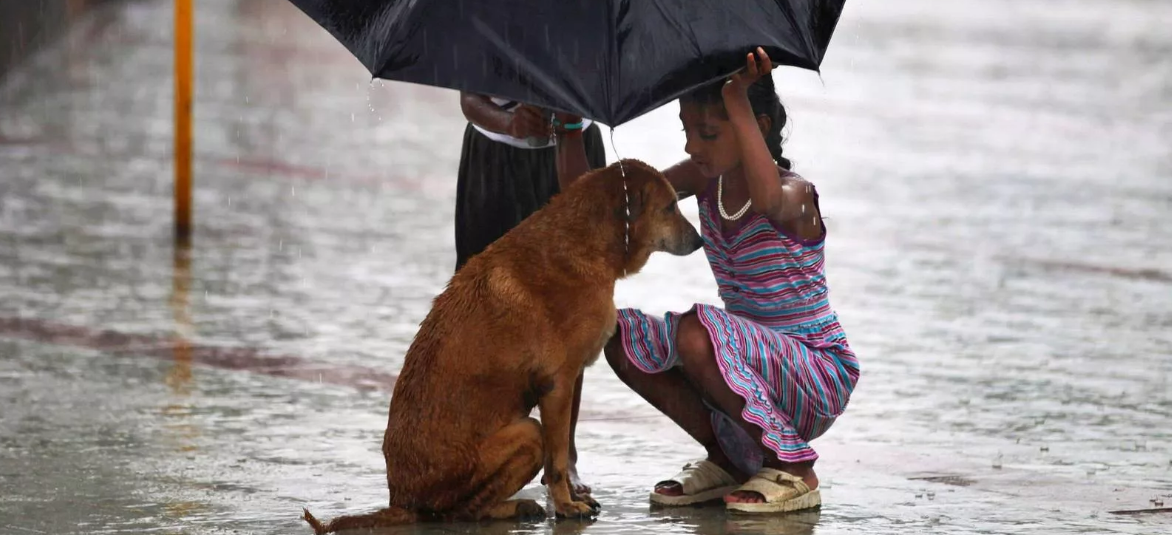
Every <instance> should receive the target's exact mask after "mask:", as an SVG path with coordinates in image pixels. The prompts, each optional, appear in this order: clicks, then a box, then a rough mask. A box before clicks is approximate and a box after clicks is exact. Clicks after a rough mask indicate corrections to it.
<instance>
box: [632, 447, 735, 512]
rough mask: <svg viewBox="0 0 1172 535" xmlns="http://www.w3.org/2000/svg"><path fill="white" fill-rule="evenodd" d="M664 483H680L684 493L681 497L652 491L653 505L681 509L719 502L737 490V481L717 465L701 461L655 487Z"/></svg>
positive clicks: (686, 466) (691, 464) (689, 465)
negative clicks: (686, 506) (687, 506)
mask: <svg viewBox="0 0 1172 535" xmlns="http://www.w3.org/2000/svg"><path fill="white" fill-rule="evenodd" d="M664 483H678V484H679V485H680V488H682V489H683V490H684V493H683V494H681V495H679V496H668V495H666V494H660V493H658V492H655V491H654V490H652V491H651V503H653V504H655V505H661V506H664V507H679V506H682V505H693V504H697V503H704V502H710V501H715V500H719V499H720V498H723V497H724V496H725V495H727V494H728V493H730V492H732V491H733V490H735V489H736V488H737V480H736V479H735V478H733V476H731V475H729V473H728V472H725V471H724V469H723V468H721V467H719V466H717V465H716V463H714V462H712V461H709V460H706V459H700V460H696V461H692V462H690V463H688V464H685V465H684V468H683V470H682V471H681V472H680V473H678V474H676V475H675V476H673V477H672V478H671V479H668V480H665V481H660V482H659V483H656V484H655V486H656V487H659V486H660V485H663V484H664Z"/></svg>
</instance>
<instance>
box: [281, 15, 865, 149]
mask: <svg viewBox="0 0 1172 535" xmlns="http://www.w3.org/2000/svg"><path fill="white" fill-rule="evenodd" d="M290 1H291V2H293V4H295V5H296V6H297V7H299V8H301V10H302V11H304V12H305V13H306V14H308V15H309V16H310V18H312V19H313V20H315V21H317V23H318V24H320V25H321V26H322V27H323V28H325V29H326V30H327V31H329V32H330V34H332V35H333V36H334V37H335V38H337V39H338V41H340V42H341V43H342V44H343V45H345V46H346V48H347V49H349V50H350V52H351V53H353V54H354V55H355V57H357V58H358V59H359V61H361V62H362V64H363V65H364V66H366V68H367V69H368V70H369V71H370V73H371V74H372V75H373V76H375V77H377V78H384V79H388V80H398V81H403V82H413V83H418V84H425V85H431V86H437V87H445V88H450V89H457V90H461V91H469V92H475V93H481V94H486V95H490V96H495V97H500V98H506V99H509V100H517V101H521V102H527V103H530V104H535V105H538V106H542V107H546V108H550V109H555V110H560V111H564V112H569V113H574V114H578V115H582V116H584V117H587V118H590V119H594V120H597V121H599V122H601V123H603V124H607V125H610V126H618V125H619V124H622V123H624V122H627V121H629V120H631V119H634V118H635V117H638V116H640V115H642V114H644V113H647V112H649V111H651V110H653V109H655V108H657V107H659V106H661V105H663V104H665V103H667V102H669V101H671V100H673V99H675V98H678V97H679V96H680V95H682V94H684V93H685V92H687V91H689V90H691V89H693V88H696V87H698V86H700V85H702V84H705V83H708V82H711V81H713V80H717V79H719V78H722V77H725V76H728V75H730V74H732V73H733V72H735V71H736V70H737V69H739V68H741V67H743V66H744V64H745V55H746V54H747V53H749V51H751V50H753V49H754V48H755V47H757V46H761V47H763V48H764V49H765V51H766V52H767V53H768V54H769V56H770V58H771V59H772V60H773V62H774V63H775V64H781V65H792V66H795V67H801V68H805V69H811V70H818V68H819V66H820V65H821V63H822V57H823V55H824V54H825V53H826V46H827V44H828V43H829V42H830V36H831V34H833V32H834V27H835V25H836V24H837V23H838V17H839V15H840V14H841V13H842V7H843V3H844V2H845V1H846V0H290Z"/></svg>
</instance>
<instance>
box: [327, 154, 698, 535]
mask: <svg viewBox="0 0 1172 535" xmlns="http://www.w3.org/2000/svg"><path fill="white" fill-rule="evenodd" d="M620 165H622V169H625V178H624V176H623V172H622V171H621V170H620V167H619V166H620ZM624 180H625V181H626V188H627V190H626V191H627V192H629V193H625V192H624ZM628 197H629V208H630V216H629V217H630V218H629V230H628V219H627V216H626V211H625V209H624V207H625V206H626V205H627V204H628V203H627V202H625V200H624V199H626V198H628ZM627 238H629V242H628V241H627ZM701 243H702V242H701V239H700V236H699V235H698V234H697V233H696V229H695V228H693V227H692V225H691V224H690V223H689V222H688V221H687V219H685V218H684V216H683V214H681V213H680V211H679V208H678V207H677V206H676V192H675V190H674V189H673V188H672V186H671V184H669V183H668V181H667V179H666V178H664V176H663V175H662V174H660V173H659V172H658V171H656V170H655V169H653V168H651V167H650V166H648V165H646V164H644V163H642V162H638V161H635V160H624V161H623V162H621V163H616V164H613V165H611V166H610V167H607V168H605V169H600V170H596V171H594V172H592V173H589V174H587V175H585V176H583V177H582V178H580V179H578V180H577V181H576V182H575V183H574V184H573V185H571V186H570V187H569V188H567V190H566V191H565V192H564V193H562V194H560V195H558V196H556V197H554V198H553V199H552V200H551V201H550V203H549V204H548V205H547V206H546V207H545V208H543V209H541V210H539V211H538V212H536V213H534V214H533V215H531V216H530V217H528V218H527V219H525V221H523V222H522V223H521V224H520V225H517V227H515V228H514V229H513V230H511V231H510V232H508V233H507V234H505V235H504V236H503V237H501V238H500V239H499V240H497V241H496V242H495V243H493V244H492V245H491V246H489V247H488V248H487V249H485V250H484V252H482V253H481V254H479V255H477V256H475V257H473V258H471V259H470V260H469V261H468V263H467V264H465V265H464V267H463V268H462V269H460V271H459V272H458V273H456V274H455V275H454V276H453V277H452V279H451V281H450V282H449V283H448V287H447V288H446V289H445V290H444V292H443V293H441V294H440V295H439V297H437V298H436V299H435V302H434V303H433V306H432V309H431V312H430V313H429V314H428V315H427V318H425V319H424V320H423V323H422V324H421V325H420V328H419V332H418V333H417V334H416V335H415V340H414V341H413V342H412V344H411V348H410V349H409V350H408V351H407V356H406V360H405V362H404V364H403V370H402V373H401V374H400V376H399V380H398V382H397V383H396V384H395V390H394V393H393V395H392V397H391V406H390V417H389V418H388V421H387V431H386V435H385V436H384V438H383V456H384V457H385V458H386V463H387V486H388V487H389V488H390V506H389V507H388V508H386V509H382V510H380V511H377V512H374V513H371V514H367V515H360V516H343V517H339V518H336V519H334V520H333V521H332V522H330V523H328V524H322V523H321V522H319V521H318V520H317V519H315V518H314V517H313V515H311V514H310V513H309V511H308V510H307V511H305V520H306V521H308V522H309V524H310V525H312V526H313V529H314V531H316V532H317V533H318V534H319V535H320V534H322V533H328V532H332V531H336V530H342V529H354V528H372V527H382V526H389V525H395V524H404V523H410V522H415V521H419V520H425V519H453V520H480V519H504V518H519V517H526V516H544V515H545V510H544V508H543V507H542V506H540V505H538V504H537V502H534V501H532V500H508V498H509V497H510V496H512V495H514V494H516V493H517V492H518V491H520V490H521V487H523V486H524V485H525V484H526V483H528V482H529V481H531V480H532V479H533V478H534V477H535V476H536V475H537V473H538V471H540V470H541V469H542V468H543V467H544V469H545V474H546V478H545V479H546V485H547V488H548V490H549V494H550V496H551V497H552V498H553V502H554V506H555V509H556V512H557V514H558V516H570V517H581V516H587V515H590V514H592V513H593V512H594V508H595V507H597V502H594V500H593V499H591V498H589V497H579V496H573V495H571V492H570V487H569V481H568V478H567V476H566V468H567V460H568V457H569V439H570V409H571V401H572V398H573V394H574V384H575V381H576V380H577V378H578V376H579V375H580V374H581V373H582V371H583V369H584V368H585V367H586V366H588V365H589V364H591V363H593V361H594V360H595V359H596V358H597V356H598V354H599V352H600V351H601V350H602V347H603V344H605V343H606V341H607V340H608V339H609V338H610V336H611V335H612V334H613V332H614V329H615V326H616V311H615V304H614V287H615V281H616V280H617V279H620V278H622V277H623V276H624V275H626V274H632V273H635V272H637V271H638V270H639V269H641V268H642V267H643V265H644V264H645V263H646V262H647V258H648V257H649V256H650V255H651V253H652V252H654V251H665V252H668V253H671V254H675V255H687V254H690V253H692V252H694V251H695V250H697V249H698V248H700V246H701ZM534 406H537V407H539V408H540V410H541V420H542V421H541V423H538V422H537V420H535V419H533V418H530V417H529V414H530V412H531V411H532V409H533V407H534ZM507 500H508V501H507Z"/></svg>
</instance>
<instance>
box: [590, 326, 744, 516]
mask: <svg viewBox="0 0 1172 535" xmlns="http://www.w3.org/2000/svg"><path fill="white" fill-rule="evenodd" d="M619 336H620V335H619V334H616V335H615V336H613V337H612V338H611V339H610V341H609V342H608V343H607V344H606V350H605V353H606V361H607V363H609V364H610V366H611V368H612V369H614V371H615V374H616V375H618V377H619V379H621V380H622V381H623V383H625V384H626V385H627V386H628V387H630V388H631V390H634V391H635V393H637V394H639V395H640V396H642V397H643V399H645V400H647V402H648V403H650V404H651V405H652V406H653V407H655V408H656V409H659V412H662V413H663V414H664V415H666V416H667V417H668V418H671V420H672V421H673V422H675V423H676V425H678V426H680V428H681V429H683V430H684V432H685V433H687V434H688V435H689V436H691V437H692V438H693V439H695V440H696V442H699V443H700V445H701V446H703V447H704V449H705V451H706V452H707V458H708V460H709V461H712V462H713V463H715V464H716V465H717V466H719V467H721V468H722V469H724V470H725V471H726V472H728V473H729V475H731V476H733V477H734V478H736V479H737V480H738V481H744V480H745V479H747V477H748V476H747V475H746V474H742V473H741V472H740V470H738V469H737V468H736V466H735V465H733V463H732V462H730V461H729V459H728V457H727V456H726V455H725V453H724V450H722V449H721V448H720V443H719V442H718V441H717V439H716V433H715V431H713V429H712V414H711V411H710V410H709V409H708V407H707V406H705V405H704V402H703V400H702V399H701V394H700V391H698V390H697V389H696V388H695V387H694V386H693V385H692V384H691V383H689V382H688V381H687V379H686V378H685V377H684V374H683V373H682V372H681V371H680V370H679V369H674V368H673V369H669V370H665V371H663V372H660V373H645V372H643V371H642V370H640V369H639V368H638V367H636V366H635V365H634V364H632V363H631V361H630V359H629V358H628V357H627V354H626V351H624V350H623V344H622V341H621V340H620V338H619ZM655 491H656V492H658V493H660V494H664V495H667V496H679V495H682V494H683V488H681V487H680V485H679V484H678V483H675V482H664V483H663V484H660V485H657V486H656V488H655Z"/></svg>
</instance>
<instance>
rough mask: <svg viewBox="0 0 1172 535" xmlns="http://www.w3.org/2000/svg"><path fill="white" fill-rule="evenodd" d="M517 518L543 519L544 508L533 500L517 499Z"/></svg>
mask: <svg viewBox="0 0 1172 535" xmlns="http://www.w3.org/2000/svg"><path fill="white" fill-rule="evenodd" d="M515 514H516V518H517V520H545V508H544V507H542V506H541V504H539V503H537V502H536V501H533V500H517V512H516V513H515Z"/></svg>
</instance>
